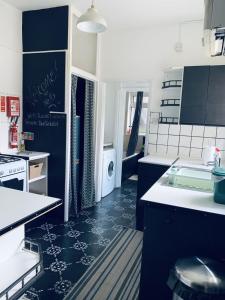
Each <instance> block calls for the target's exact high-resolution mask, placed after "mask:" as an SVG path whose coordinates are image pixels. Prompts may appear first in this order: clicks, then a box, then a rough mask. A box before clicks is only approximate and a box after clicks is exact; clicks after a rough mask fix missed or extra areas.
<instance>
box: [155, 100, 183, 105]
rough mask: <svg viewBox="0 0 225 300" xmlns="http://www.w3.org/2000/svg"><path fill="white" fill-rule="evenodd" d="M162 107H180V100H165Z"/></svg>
mask: <svg viewBox="0 0 225 300" xmlns="http://www.w3.org/2000/svg"><path fill="white" fill-rule="evenodd" d="M160 106H161V107H164V106H180V99H163V100H161V105H160Z"/></svg>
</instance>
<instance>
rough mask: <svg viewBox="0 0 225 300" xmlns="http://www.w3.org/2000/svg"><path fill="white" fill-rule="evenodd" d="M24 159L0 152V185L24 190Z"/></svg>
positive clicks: (25, 166) (25, 167) (25, 165)
mask: <svg viewBox="0 0 225 300" xmlns="http://www.w3.org/2000/svg"><path fill="white" fill-rule="evenodd" d="M26 169H27V164H26V161H25V160H24V159H22V158H19V157H16V156H10V155H1V154H0V186H3V187H8V188H12V189H17V190H22V191H26V179H27V178H26Z"/></svg>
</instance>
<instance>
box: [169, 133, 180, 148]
mask: <svg viewBox="0 0 225 300" xmlns="http://www.w3.org/2000/svg"><path fill="white" fill-rule="evenodd" d="M179 139H180V137H179V135H169V139H168V145H169V146H178V145H179Z"/></svg>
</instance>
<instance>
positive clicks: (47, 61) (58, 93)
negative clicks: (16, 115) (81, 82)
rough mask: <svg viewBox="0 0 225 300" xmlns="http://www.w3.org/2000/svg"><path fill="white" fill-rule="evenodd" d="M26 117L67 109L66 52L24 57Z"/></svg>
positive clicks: (25, 55) (34, 54)
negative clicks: (37, 113)
mask: <svg viewBox="0 0 225 300" xmlns="http://www.w3.org/2000/svg"><path fill="white" fill-rule="evenodd" d="M23 74H24V76H23V103H24V116H25V117H26V113H27V112H28V113H30V112H41V113H48V112H49V111H61V112H63V111H64V109H65V99H64V98H65V52H54V53H53V52H51V53H33V54H24V55H23Z"/></svg>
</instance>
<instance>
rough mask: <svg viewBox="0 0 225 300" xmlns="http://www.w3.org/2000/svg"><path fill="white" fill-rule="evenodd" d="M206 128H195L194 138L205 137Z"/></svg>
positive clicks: (193, 131)
mask: <svg viewBox="0 0 225 300" xmlns="http://www.w3.org/2000/svg"><path fill="white" fill-rule="evenodd" d="M203 135H204V126H193V130H192V136H203Z"/></svg>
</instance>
